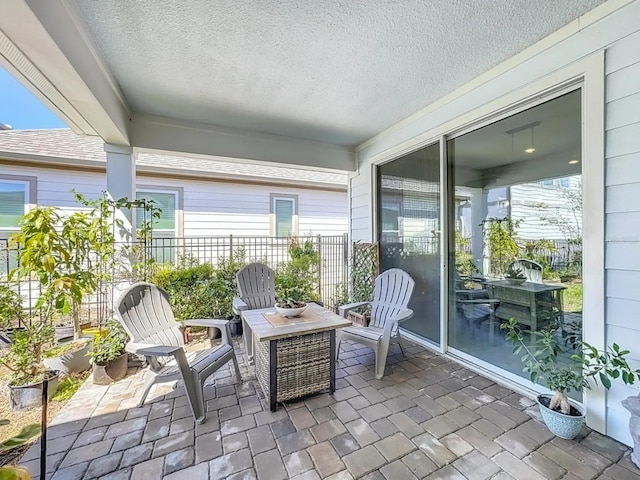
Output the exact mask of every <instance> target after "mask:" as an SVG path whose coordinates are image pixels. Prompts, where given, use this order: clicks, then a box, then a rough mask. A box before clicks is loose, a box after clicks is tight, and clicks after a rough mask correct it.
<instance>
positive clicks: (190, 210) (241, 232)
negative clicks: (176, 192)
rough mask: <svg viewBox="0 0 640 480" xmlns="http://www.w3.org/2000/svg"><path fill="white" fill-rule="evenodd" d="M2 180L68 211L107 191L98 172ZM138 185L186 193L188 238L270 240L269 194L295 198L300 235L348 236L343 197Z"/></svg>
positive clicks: (43, 171) (189, 183)
mask: <svg viewBox="0 0 640 480" xmlns="http://www.w3.org/2000/svg"><path fill="white" fill-rule="evenodd" d="M3 174H8V175H30V176H35V177H37V179H38V191H37V201H38V204H40V205H47V206H56V207H62V208H64V209H69V210H73V209H76V208H77V206H78V204H77V202H76V201H75V198H74V197H73V194H72V193H71V192H70V190H71V188H75V190H77V191H78V192H79V193H82V194H83V195H84V196H86V197H87V198H97V197H99V196H100V195H101V194H102V192H103V191H104V190H106V187H107V185H106V176H105V174H104V173H100V172H88V171H84V172H83V171H75V170H74V171H71V170H59V169H54V168H42V167H35V166H33V167H32V166H28V167H27V166H16V167H13V166H7V165H0V176H1V175H3ZM137 180H138V181H137V183H138V184H140V185H145V186H152V185H158V186H161V187H167V188H172V187H174V188H175V187H181V188H183V189H184V205H182V208H183V212H184V213H183V218H184V235H185V236H187V237H196V236H226V235H236V236H263V235H269V201H270V200H269V194H271V193H280V194H287V195H297V196H298V201H299V205H298V214H299V229H298V230H299V234H301V235H303V234H308V233H311V234H313V235H342V234H343V233H344V232H346V231H347V222H348V220H347V213H348V212H347V210H348V203H347V194H346V192H336V191H328V190H317V189H302V188H289V187H280V186H269V185H252V184H240V183H223V182H210V181H196V180H183V179H169V178H167V179H163V178H157V177H144V176H139V177H138V179H137Z"/></svg>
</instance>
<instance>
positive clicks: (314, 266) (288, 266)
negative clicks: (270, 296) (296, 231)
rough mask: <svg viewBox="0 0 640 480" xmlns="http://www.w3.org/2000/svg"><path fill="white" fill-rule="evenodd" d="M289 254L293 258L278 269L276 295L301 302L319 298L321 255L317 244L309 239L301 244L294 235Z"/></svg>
mask: <svg viewBox="0 0 640 480" xmlns="http://www.w3.org/2000/svg"><path fill="white" fill-rule="evenodd" d="M289 256H290V257H291V260H289V261H288V262H283V263H281V264H280V265H279V266H278V268H277V270H276V278H275V284H276V285H275V286H276V296H277V297H278V298H287V299H293V300H295V301H300V302H304V301H307V300H317V299H318V290H317V289H318V279H319V277H318V275H319V274H318V269H319V267H320V255H319V254H318V252H317V250H316V249H315V246H314V245H313V243H312V242H311V241H309V240H307V241H306V242H304V244H302V245H301V244H300V242H299V240H298V239H297V238H295V237H292V238H291V240H290V242H289Z"/></svg>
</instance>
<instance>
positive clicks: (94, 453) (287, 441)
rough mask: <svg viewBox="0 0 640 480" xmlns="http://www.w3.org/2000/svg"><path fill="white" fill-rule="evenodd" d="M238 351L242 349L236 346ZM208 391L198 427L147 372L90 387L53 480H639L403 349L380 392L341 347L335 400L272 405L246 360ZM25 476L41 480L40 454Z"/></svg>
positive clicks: (362, 364) (55, 442) (74, 408)
mask: <svg viewBox="0 0 640 480" xmlns="http://www.w3.org/2000/svg"><path fill="white" fill-rule="evenodd" d="M238 340H241V339H238ZM234 347H235V348H236V351H237V353H238V354H239V356H240V364H241V370H242V376H243V383H242V384H237V383H236V380H235V378H234V376H233V375H232V372H231V370H230V368H229V367H225V368H223V369H221V370H220V371H218V372H217V373H216V375H215V378H212V379H210V380H209V382H208V384H207V385H206V386H205V399H206V402H207V410H208V414H207V421H206V422H205V423H204V424H201V425H195V422H194V421H193V419H192V417H191V413H190V409H189V406H188V403H187V401H186V397H185V395H184V390H183V388H182V387H180V386H179V387H178V388H175V389H174V388H172V387H173V386H172V385H171V384H163V385H158V386H156V387H154V388H153V389H152V391H151V392H150V394H149V397H148V399H147V402H146V404H145V405H144V406H143V407H137V406H136V401H137V398H139V395H140V394H141V389H142V384H143V375H142V372H137V373H136V372H135V371H132V372H131V373H130V375H129V376H128V377H127V378H125V379H124V380H122V381H121V382H118V383H116V384H115V385H112V386H109V387H103V386H94V385H92V384H91V383H90V382H87V383H85V385H83V386H82V388H81V389H80V390H79V391H78V393H77V394H76V396H74V397H73V398H72V399H71V400H70V401H69V402H68V403H67V405H66V406H65V408H63V409H62V411H61V412H60V413H59V414H58V416H57V417H56V418H55V419H54V420H53V421H52V423H51V426H50V428H49V443H48V452H49V455H48V458H47V474H48V478H52V479H65V480H70V479H75V478H77V479H83V480H85V479H86V480H89V479H91V478H101V479H104V480H132V479H138V478H154V479H155V478H158V479H164V480H177V479H182V478H187V479H193V480H196V479H201V478H202V479H216V480H217V479H220V480H222V479H228V480H240V479H242V480H252V479H256V480H258V479H269V480H272V479H273V480H277V479H289V478H291V479H297V480H316V479H328V480H354V479H357V478H362V479H367V480H384V479H387V480H390V479H393V480H396V479H398V480H403V479H413V478H418V479H424V478H428V479H449V480H451V479H460V480H471V479H476V478H477V479H484V478H486V479H489V478H490V479H491V480H510V479H517V480H520V479H551V480H557V479H565V480H572V479H591V478H602V480H640V470H638V469H637V468H636V467H635V466H634V465H633V464H632V463H631V462H630V460H629V449H628V448H627V447H625V446H624V445H621V444H620V443H618V442H616V441H615V440H613V439H611V438H608V437H605V436H603V435H600V434H598V433H596V432H589V431H588V430H585V432H584V433H583V435H581V436H579V437H578V438H577V439H576V440H574V441H568V440H562V439H559V438H555V437H554V436H553V435H552V434H551V433H550V432H549V430H548V429H547V428H546V427H545V426H544V424H542V423H540V421H539V414H538V412H537V407H535V402H534V401H533V400H531V399H529V398H526V397H523V396H522V395H520V394H517V393H515V392H513V391H511V390H509V389H508V388H505V387H502V386H500V385H497V384H496V383H494V382H493V381H492V380H490V379H487V378H485V377H482V376H479V375H476V374H475V373H473V372H471V371H470V370H468V369H466V368H464V367H463V366H462V365H460V364H458V363H456V362H453V361H452V360H450V359H448V358H446V357H443V356H441V355H437V354H435V353H433V352H430V351H427V350H425V349H423V348H422V347H419V346H417V345H412V344H410V343H407V347H408V348H407V357H402V356H401V355H400V354H399V351H398V350H397V347H393V348H392V350H391V352H390V354H389V359H388V363H387V371H386V375H385V377H384V378H383V379H382V380H377V379H376V378H375V375H374V373H373V365H374V356H373V354H372V351H371V350H369V349H367V348H363V347H362V346H359V345H355V344H352V343H349V342H343V344H342V347H343V352H342V353H341V356H340V360H339V361H338V372H337V378H338V380H337V382H336V386H337V390H336V393H335V395H334V396H331V395H328V394H321V395H313V396H310V397H308V398H304V399H301V400H294V401H290V402H286V403H285V404H284V405H279V407H278V410H277V411H276V412H271V411H269V405H268V403H267V402H266V401H265V398H264V395H263V393H262V391H261V390H260V388H259V387H257V382H256V379H255V373H254V369H253V367H249V366H247V363H246V361H245V359H244V357H243V348H242V342H241V341H236V342H235V345H234ZM22 464H23V465H25V466H26V467H28V468H29V469H30V470H31V471H32V473H33V475H34V476H38V475H39V445H38V444H37V443H36V444H35V445H34V447H32V448H31V449H30V450H29V451H28V452H27V453H26V454H25V455H24V457H23V459H22Z"/></svg>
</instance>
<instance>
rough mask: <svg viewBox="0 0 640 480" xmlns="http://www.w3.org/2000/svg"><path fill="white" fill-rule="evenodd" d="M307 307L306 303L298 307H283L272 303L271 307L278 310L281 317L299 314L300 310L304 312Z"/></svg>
mask: <svg viewBox="0 0 640 480" xmlns="http://www.w3.org/2000/svg"><path fill="white" fill-rule="evenodd" d="M307 307H308V305H307V304H306V303H305V304H304V306H302V307H298V308H283V307H279V306H277V305H274V307H273V308H275V309H276V312H278V313H279V314H280V315H282V316H283V317H287V318H291V317H297V316H298V315H300V314H301V313H302V312H304V311H305V310H306V309H307Z"/></svg>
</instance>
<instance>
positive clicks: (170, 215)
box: [136, 192, 176, 235]
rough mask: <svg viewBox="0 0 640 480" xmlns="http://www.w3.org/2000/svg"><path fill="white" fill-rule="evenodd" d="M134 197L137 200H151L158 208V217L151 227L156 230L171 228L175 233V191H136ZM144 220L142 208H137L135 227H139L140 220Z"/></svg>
mask: <svg viewBox="0 0 640 480" xmlns="http://www.w3.org/2000/svg"><path fill="white" fill-rule="evenodd" d="M136 198H137V199H138V200H141V199H145V200H153V201H154V203H155V205H154V206H155V207H156V208H160V209H161V210H162V212H161V213H160V218H158V219H157V220H156V221H155V222H154V224H153V228H154V230H155V229H158V230H172V231H173V232H174V233H173V235H175V231H176V195H175V193H163V192H137V193H136ZM143 220H144V210H142V209H138V211H137V213H136V223H137V224H138V227H137V228H140V226H141V224H142V221H143Z"/></svg>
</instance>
